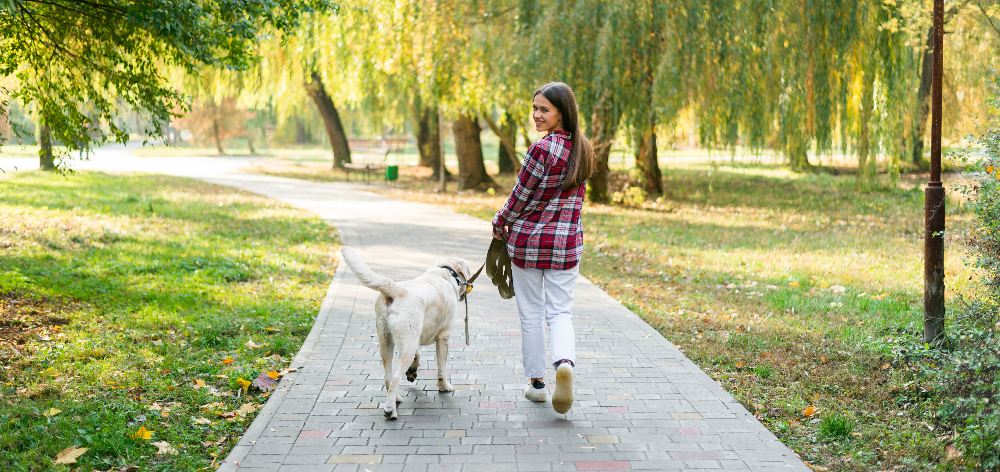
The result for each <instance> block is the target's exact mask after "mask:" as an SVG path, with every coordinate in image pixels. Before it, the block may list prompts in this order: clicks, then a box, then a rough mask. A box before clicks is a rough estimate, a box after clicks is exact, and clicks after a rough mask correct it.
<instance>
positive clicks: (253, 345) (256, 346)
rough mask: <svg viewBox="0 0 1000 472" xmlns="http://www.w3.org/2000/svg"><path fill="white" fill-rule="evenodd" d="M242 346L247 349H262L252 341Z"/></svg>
mask: <svg viewBox="0 0 1000 472" xmlns="http://www.w3.org/2000/svg"><path fill="white" fill-rule="evenodd" d="M244 346H246V347H247V348H248V349H259V348H261V347H263V346H261V345H260V344H257V343H255V342H253V339H251V340H249V341H247V342H246V344H244Z"/></svg>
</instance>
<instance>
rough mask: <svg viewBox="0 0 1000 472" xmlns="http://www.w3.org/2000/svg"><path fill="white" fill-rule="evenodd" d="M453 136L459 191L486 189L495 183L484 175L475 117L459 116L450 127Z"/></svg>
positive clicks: (484, 170)
mask: <svg viewBox="0 0 1000 472" xmlns="http://www.w3.org/2000/svg"><path fill="white" fill-rule="evenodd" d="M452 129H453V131H454V134H455V154H457V155H458V180H459V184H458V188H459V190H468V189H486V188H488V187H495V186H496V182H494V181H493V179H492V178H491V177H490V176H489V175H488V174H487V173H486V166H485V165H484V164H483V145H482V142H481V141H480V140H479V132H480V131H481V129H480V128H479V123H477V122H476V118H475V116H474V115H473V116H470V115H461V116H460V117H459V118H458V119H457V120H455V124H454V126H453V127H452Z"/></svg>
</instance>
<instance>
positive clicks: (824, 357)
mask: <svg viewBox="0 0 1000 472" xmlns="http://www.w3.org/2000/svg"><path fill="white" fill-rule="evenodd" d="M827 360H828V359H827V358H826V356H819V361H820V362H822V363H823V364H826V361H827Z"/></svg>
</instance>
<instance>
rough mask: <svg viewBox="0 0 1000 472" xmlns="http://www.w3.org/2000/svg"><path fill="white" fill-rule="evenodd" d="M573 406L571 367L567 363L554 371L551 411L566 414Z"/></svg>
mask: <svg viewBox="0 0 1000 472" xmlns="http://www.w3.org/2000/svg"><path fill="white" fill-rule="evenodd" d="M572 406H573V366H571V365H569V362H563V363H562V364H559V367H558V368H557V369H556V391H555V392H554V393H553V394H552V409H553V410H556V413H566V412H567V411H569V409H570V408H571V407H572Z"/></svg>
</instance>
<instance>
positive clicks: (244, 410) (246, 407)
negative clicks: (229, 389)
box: [236, 403, 260, 418]
mask: <svg viewBox="0 0 1000 472" xmlns="http://www.w3.org/2000/svg"><path fill="white" fill-rule="evenodd" d="M258 409H260V405H257V404H255V403H244V404H242V405H240V408H239V409H238V410H236V416H239V417H240V418H243V417H244V416H247V415H249V414H251V413H253V412H255V411H257V410H258Z"/></svg>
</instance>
